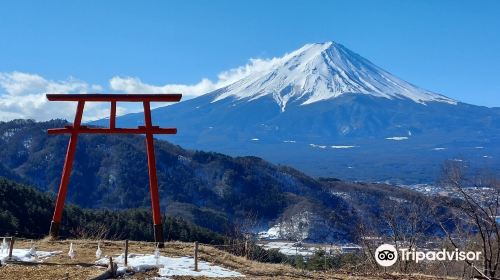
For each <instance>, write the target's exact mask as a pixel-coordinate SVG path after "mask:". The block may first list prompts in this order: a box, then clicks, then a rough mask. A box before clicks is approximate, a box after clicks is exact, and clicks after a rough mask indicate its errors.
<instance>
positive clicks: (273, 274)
mask: <svg viewBox="0 0 500 280" xmlns="http://www.w3.org/2000/svg"><path fill="white" fill-rule="evenodd" d="M71 242H72V243H73V246H74V249H75V250H76V257H75V259H74V260H71V259H70V258H69V257H68V256H67V252H68V250H69V244H70V243H71ZM35 244H36V248H37V250H40V251H62V253H61V254H59V255H57V256H55V257H51V258H50V259H48V260H46V261H45V264H42V265H26V264H8V265H6V266H2V267H0V280H4V279H5V280H12V279H14V280H24V279H40V280H45V279H47V280H49V279H50V280H54V279H89V278H92V277H94V276H96V275H98V274H100V273H102V272H103V270H104V268H99V267H96V266H94V262H95V260H96V258H95V251H96V249H97V241H95V240H81V239H79V240H62V241H52V240H49V239H42V240H38V241H35ZM15 245H16V246H15V248H26V249H27V248H29V247H30V242H29V241H16V242H15ZM124 248H125V242H123V241H101V250H102V251H103V255H110V256H115V255H119V254H122V253H123V252H124ZM193 248H194V247H193V244H192V243H184V242H168V243H166V244H165V248H163V249H161V254H162V255H163V256H171V257H178V256H192V255H193ZM153 251H154V244H153V243H148V242H137V241H131V242H129V253H142V254H152V253H153ZM199 257H200V259H201V260H204V261H208V262H211V263H214V264H217V265H220V266H223V267H225V268H228V269H232V270H236V271H238V272H241V273H243V274H245V276H246V277H245V279H273V280H276V279H346V280H347V279H349V280H361V279H363V280H371V279H374V280H375V279H378V280H380V279H430V278H429V277H426V276H413V277H408V276H397V275H384V276H366V275H365V276H363V275H361V276H355V275H348V274H346V273H338V272H337V273H334V272H310V271H301V270H298V269H295V268H293V267H290V266H288V265H280V264H267V263H259V262H255V261H249V260H246V259H245V258H243V257H239V256H235V255H231V254H229V253H227V252H225V251H221V250H218V249H216V248H214V247H211V246H205V245H200V247H199ZM156 276H158V274H157V270H154V271H149V272H147V273H137V274H135V275H133V276H131V277H130V278H129V279H153V278H154V277H156ZM173 278H174V279H194V278H193V277H173ZM196 279H208V278H204V277H197V278H196ZM236 279H238V278H236ZM239 279H240V280H241V278H239Z"/></svg>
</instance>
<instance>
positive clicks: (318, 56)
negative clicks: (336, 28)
mask: <svg viewBox="0 0 500 280" xmlns="http://www.w3.org/2000/svg"><path fill="white" fill-rule="evenodd" d="M218 92H219V93H218V94H217V95H216V97H215V98H214V100H213V101H212V103H213V102H217V101H219V100H222V99H225V98H228V97H234V98H236V99H238V100H241V99H248V100H249V101H251V100H255V99H258V98H261V97H264V96H272V97H273V99H274V100H275V101H276V103H277V104H278V105H279V106H280V108H281V111H284V110H285V108H286V106H287V105H288V104H290V103H292V102H298V104H300V105H306V104H311V103H314V102H318V101H322V100H327V99H331V98H335V97H338V96H340V95H342V94H344V93H361V94H367V95H372V96H376V97H383V98H388V99H410V100H413V101H415V102H417V103H421V104H425V103H426V102H432V101H436V102H445V103H449V104H456V103H457V102H456V101H455V100H452V99H450V98H447V97H445V96H442V95H439V94H436V93H433V92H430V91H427V90H424V89H421V88H419V87H417V86H414V85H412V84H410V83H408V82H406V81H403V80H401V79H399V78H397V77H395V76H394V75H392V74H390V73H388V72H387V71H385V70H383V69H381V68H380V67H378V66H376V65H374V64H373V63H371V62H370V61H368V60H367V59H365V58H363V57H361V56H360V55H358V54H356V53H354V52H352V51H350V50H349V49H347V48H346V47H344V46H343V45H341V44H338V43H335V42H327V43H321V44H307V45H305V46H304V47H302V48H300V49H298V50H296V51H294V52H292V53H289V54H286V55H285V56H283V57H281V58H278V59H273V61H272V64H271V66H270V67H268V68H267V69H265V70H262V71H259V72H256V73H252V74H250V75H249V76H246V77H244V78H243V79H241V80H239V81H237V82H235V83H233V84H231V85H229V86H227V87H225V88H222V89H221V90H219V91H218Z"/></svg>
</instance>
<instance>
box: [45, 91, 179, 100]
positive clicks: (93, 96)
mask: <svg viewBox="0 0 500 280" xmlns="http://www.w3.org/2000/svg"><path fill="white" fill-rule="evenodd" d="M181 98H182V94H179V93H169V94H165V93H157V94H109V93H86V94H47V99H48V100H49V101H94V102H110V101H119V102H178V101H180V100H181Z"/></svg>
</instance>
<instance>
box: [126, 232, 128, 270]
mask: <svg viewBox="0 0 500 280" xmlns="http://www.w3.org/2000/svg"><path fill="white" fill-rule="evenodd" d="M127 264H128V239H126V240H125V267H127Z"/></svg>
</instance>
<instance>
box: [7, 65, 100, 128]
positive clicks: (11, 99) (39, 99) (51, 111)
mask: <svg viewBox="0 0 500 280" xmlns="http://www.w3.org/2000/svg"><path fill="white" fill-rule="evenodd" d="M100 90H102V87H101V86H99V85H91V84H88V83H86V82H83V81H80V80H77V79H75V78H68V79H67V80H64V81H52V80H47V79H45V78H43V77H41V76H39V75H36V74H29V73H22V72H9V73H1V72H0V120H3V121H7V120H12V119H17V118H30V119H35V120H49V119H52V118H54V117H55V116H56V117H57V118H66V119H71V118H73V115H74V113H75V104H71V102H48V101H47V99H46V98H45V94H46V93H84V92H89V91H100ZM104 114H105V112H104V108H102V105H100V104H89V106H86V114H85V116H86V117H87V119H92V118H99V117H101V116H104Z"/></svg>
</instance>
